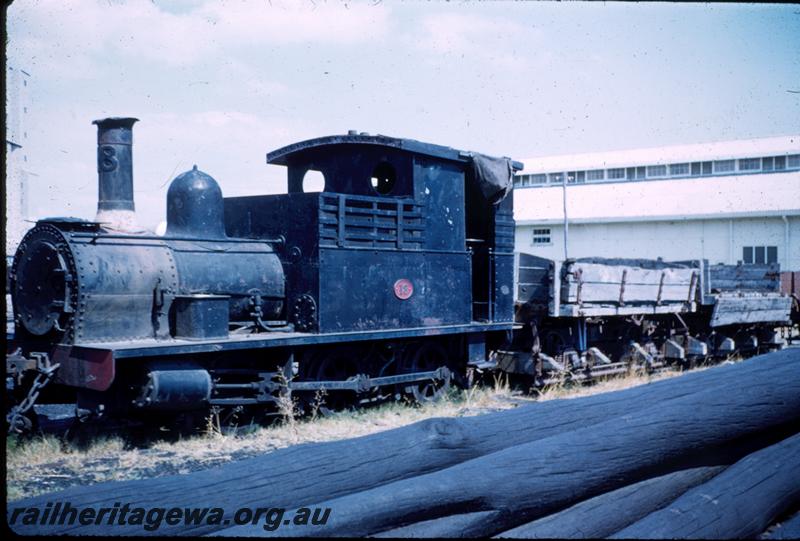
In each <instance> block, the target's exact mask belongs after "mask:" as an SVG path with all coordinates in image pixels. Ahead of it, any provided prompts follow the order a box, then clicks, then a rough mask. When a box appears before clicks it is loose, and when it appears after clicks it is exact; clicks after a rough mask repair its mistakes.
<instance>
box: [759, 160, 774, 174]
mask: <svg viewBox="0 0 800 541" xmlns="http://www.w3.org/2000/svg"><path fill="white" fill-rule="evenodd" d="M773 162H774V160H773V159H772V158H761V169H763V170H764V171H772V170H773V169H774V165H773Z"/></svg>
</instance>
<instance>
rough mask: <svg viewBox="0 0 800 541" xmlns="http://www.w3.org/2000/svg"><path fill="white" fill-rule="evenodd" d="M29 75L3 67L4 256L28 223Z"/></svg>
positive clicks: (11, 248) (15, 244)
mask: <svg viewBox="0 0 800 541" xmlns="http://www.w3.org/2000/svg"><path fill="white" fill-rule="evenodd" d="M29 81H30V74H29V73H27V72H26V71H24V70H21V69H18V68H15V67H12V66H6V182H5V193H4V194H3V195H4V196H5V201H6V224H5V232H6V256H11V255H14V252H15V251H16V249H17V245H18V244H19V241H20V240H22V236H23V235H24V234H25V231H26V230H27V229H28V228H29V227H30V224H29V223H27V222H25V220H26V219H27V217H28V182H29V177H30V176H31V175H33V173H31V171H30V169H29V166H28V155H27V147H26V145H27V139H28V131H27V130H28V122H27V117H28V112H29V109H30V106H31V103H30V92H29V89H28V85H29Z"/></svg>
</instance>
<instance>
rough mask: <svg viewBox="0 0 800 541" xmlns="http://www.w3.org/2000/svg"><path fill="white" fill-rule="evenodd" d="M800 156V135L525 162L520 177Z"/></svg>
mask: <svg viewBox="0 0 800 541" xmlns="http://www.w3.org/2000/svg"><path fill="white" fill-rule="evenodd" d="M787 154H800V135H798V134H796V135H784V136H779V137H764V138H760V139H742V140H737V141H720V142H714V143H700V144H692V145H677V146H663V147H657V148H639V149H632V150H618V151H611V152H592V153H586V154H567V155H562V156H543V157H538V158H527V159H523V160H522V162H523V163H524V164H525V168H524V169H523V170H522V171H521V173H520V174H531V173H555V172H559V171H585V170H591V169H609V168H616V167H630V166H639V165H666V164H672V163H687V162H697V161H713V160H725V159H731V158H757V157H762V156H781V155H787Z"/></svg>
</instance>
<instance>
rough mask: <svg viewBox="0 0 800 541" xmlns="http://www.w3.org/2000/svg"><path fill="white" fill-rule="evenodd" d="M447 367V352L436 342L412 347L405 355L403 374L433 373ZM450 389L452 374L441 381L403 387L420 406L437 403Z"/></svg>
mask: <svg viewBox="0 0 800 541" xmlns="http://www.w3.org/2000/svg"><path fill="white" fill-rule="evenodd" d="M446 366H447V352H446V351H445V349H444V348H443V347H442V346H441V345H439V344H436V343H434V342H426V343H424V344H420V345H416V346H412V347H411V348H410V349H409V350H408V351H406V354H405V355H404V362H403V370H402V371H401V373H410V372H431V371H433V370H436V369H437V368H440V367H446ZM449 389H450V373H449V372H446V374H445V377H444V378H443V379H441V380H429V381H421V382H416V383H410V384H408V385H405V386H403V391H404V392H405V393H406V394H407V395H411V396H413V397H414V400H415V401H416V402H418V403H420V404H425V403H431V402H436V401H438V400H440V399H441V398H442V397H444V396H445V395H446V394H447V392H448V390H449Z"/></svg>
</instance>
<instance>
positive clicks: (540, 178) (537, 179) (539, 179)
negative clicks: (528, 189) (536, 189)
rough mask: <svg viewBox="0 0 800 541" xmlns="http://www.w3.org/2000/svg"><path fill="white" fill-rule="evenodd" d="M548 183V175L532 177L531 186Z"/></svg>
mask: <svg viewBox="0 0 800 541" xmlns="http://www.w3.org/2000/svg"><path fill="white" fill-rule="evenodd" d="M545 182H547V175H531V184H544V183H545Z"/></svg>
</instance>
